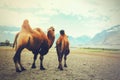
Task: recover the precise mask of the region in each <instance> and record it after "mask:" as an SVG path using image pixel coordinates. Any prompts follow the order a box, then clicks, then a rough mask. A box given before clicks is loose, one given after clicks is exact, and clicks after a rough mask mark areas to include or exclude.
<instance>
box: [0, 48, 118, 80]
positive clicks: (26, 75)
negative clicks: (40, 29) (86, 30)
mask: <svg viewBox="0 0 120 80" xmlns="http://www.w3.org/2000/svg"><path fill="white" fill-rule="evenodd" d="M14 53H15V51H14V50H13V49H12V48H9V47H7V48H1V47H0V80H120V54H119V53H120V52H119V51H102V52H101V51H98V52H91V51H83V50H82V51H81V50H79V49H71V53H70V55H69V56H68V59H67V64H68V68H64V70H63V71H60V70H58V69H57V66H58V61H57V55H56V51H55V49H54V48H53V49H50V51H49V53H48V54H47V55H46V56H45V57H44V67H45V68H46V70H44V71H41V70H39V56H38V59H37V62H36V65H37V68H36V69H31V65H32V62H33V54H32V53H31V52H30V51H27V50H24V51H23V52H22V57H21V58H22V64H23V65H24V67H25V68H26V69H27V70H26V71H23V72H21V73H16V72H15V66H14V63H13V60H12V58H13V56H14Z"/></svg>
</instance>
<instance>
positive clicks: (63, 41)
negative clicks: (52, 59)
mask: <svg viewBox="0 0 120 80" xmlns="http://www.w3.org/2000/svg"><path fill="white" fill-rule="evenodd" d="M56 51H57V55H58V61H59V65H58V69H60V70H63V67H62V58H63V56H64V67H67V64H66V59H67V55H68V54H69V52H70V50H69V41H68V37H67V35H66V34H65V32H64V30H61V31H60V37H59V38H58V40H57V41H56Z"/></svg>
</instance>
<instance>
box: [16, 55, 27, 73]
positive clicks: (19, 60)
mask: <svg viewBox="0 0 120 80" xmlns="http://www.w3.org/2000/svg"><path fill="white" fill-rule="evenodd" d="M18 63H19V65H20V68H21V71H25V70H26V69H25V68H24V67H23V66H22V64H21V55H20V54H19V56H18Z"/></svg>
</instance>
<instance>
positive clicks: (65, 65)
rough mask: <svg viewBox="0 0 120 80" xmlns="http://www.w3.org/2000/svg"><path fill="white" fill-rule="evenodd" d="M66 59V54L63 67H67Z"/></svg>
mask: <svg viewBox="0 0 120 80" xmlns="http://www.w3.org/2000/svg"><path fill="white" fill-rule="evenodd" d="M66 60H67V55H65V56H64V67H67V64H66Z"/></svg>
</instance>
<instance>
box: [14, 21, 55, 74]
mask: <svg viewBox="0 0 120 80" xmlns="http://www.w3.org/2000/svg"><path fill="white" fill-rule="evenodd" d="M54 39H55V35H54V28H53V27H50V28H49V29H48V32H47V35H46V34H45V33H44V32H43V31H42V30H41V29H40V28H35V29H32V28H31V27H30V26H29V22H28V20H25V21H24V22H23V25H22V29H21V31H20V32H19V33H17V34H16V36H15V40H14V45H13V47H15V50H16V53H15V55H14V57H13V60H14V63H15V68H16V72H21V71H24V70H26V69H25V68H24V67H23V66H22V64H21V52H22V50H23V49H24V48H27V49H28V50H29V51H32V52H33V54H34V61H33V64H32V68H36V65H35V61H36V59H37V55H38V53H39V54H40V69H41V70H45V68H44V67H43V58H44V55H45V54H47V53H48V51H49V49H50V48H51V46H52V44H53V42H54ZM19 65H20V68H21V70H20V69H19V67H18V66H19Z"/></svg>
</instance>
